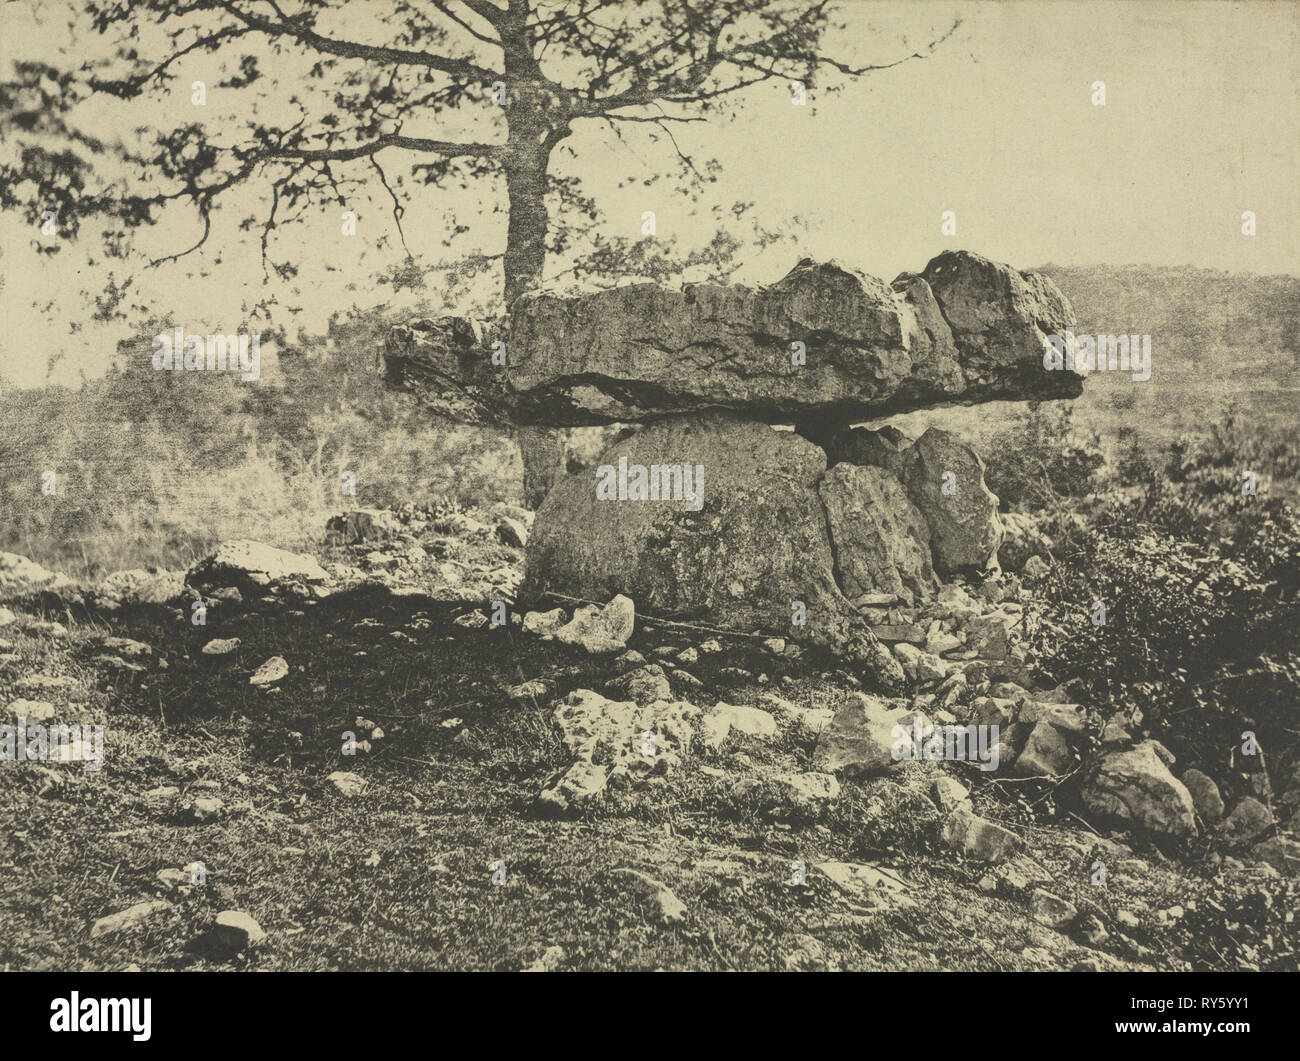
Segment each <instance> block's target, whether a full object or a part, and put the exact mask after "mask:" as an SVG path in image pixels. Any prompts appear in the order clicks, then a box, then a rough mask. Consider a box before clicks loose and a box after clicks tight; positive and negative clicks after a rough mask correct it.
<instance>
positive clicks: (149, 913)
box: [90, 899, 172, 939]
mask: <svg viewBox="0 0 1300 1061" xmlns="http://www.w3.org/2000/svg"><path fill="white" fill-rule="evenodd" d="M171 908H172V905H171V903H169V902H165V901H163V900H162V899H154V900H152V901H150V902H146V903H136V904H135V905H134V906H128V907H127V908H126V909H125V910H119V911H118V912H117V913H115V914H109V915H108V916H107V917H101V918H100V919H99V920H98V921H96V922H95V923H94V924H93V925H91V926H90V938H91V939H98V938H99V937H100V936H108V935H111V934H112V933H114V932H121V931H123V930H125V929H131V928H138V927H139V926H141V925H143V924H144V923H145V922H146V921H147V920H149V919H150V918H151V917H154V916H155V915H157V914H161V913H163V912H165V911H167V910H170V909H171Z"/></svg>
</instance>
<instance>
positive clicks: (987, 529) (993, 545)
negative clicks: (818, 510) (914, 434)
mask: <svg viewBox="0 0 1300 1061" xmlns="http://www.w3.org/2000/svg"><path fill="white" fill-rule="evenodd" d="M824 445H825V448H826V452H827V454H828V458H829V460H830V463H832V464H835V463H836V462H837V461H844V462H847V463H850V464H857V465H866V466H872V467H877V468H881V469H883V470H885V471H888V472H889V473H890V475H891V476H892V477H893V478H895V479H897V480H899V481H900V482H901V483H902V485H903V489H904V490H905V491H906V495H907V498H908V500H909V501H910V502H911V503H912V505H914V506H915V508H916V509H917V510H918V511H919V512H920V515H921V516H922V517H923V518H924V522H925V525H926V527H927V528H928V535H927V541H928V544H929V547H930V548H931V550H932V554H933V562H934V568H935V570H936V571H938V572H939V573H940V574H944V575H948V574H953V573H955V572H957V571H959V570H961V569H962V568H966V567H977V568H984V567H987V566H989V565H991V564H993V563H996V559H997V551H998V548H999V546H1000V545H1001V544H1002V524H1001V522H1000V520H999V518H998V499H997V496H996V495H995V494H994V493H992V491H990V490H989V488H988V487H987V486H985V485H984V462H983V461H982V460H980V458H979V456H978V455H977V454H976V453H975V451H974V450H973V449H971V448H970V447H969V446H967V445H966V444H965V443H963V442H962V441H961V440H960V439H959V438H957V437H956V436H955V435H953V434H952V433H951V432H949V431H944V430H942V429H941V428H937V427H932V428H930V429H929V430H928V431H926V432H925V434H923V435H922V436H921V437H920V438H919V439H917V440H916V441H915V442H909V440H908V439H907V437H906V436H905V435H903V434H902V433H901V432H900V431H898V430H897V429H895V428H891V427H886V428H883V429H882V430H880V431H872V430H870V429H868V428H861V427H859V428H853V429H851V430H848V431H839V432H835V433H833V434H831V435H829V436H828V437H827V438H826V440H825V442H824ZM850 596H852V594H850Z"/></svg>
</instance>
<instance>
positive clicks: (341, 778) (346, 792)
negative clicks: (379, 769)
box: [325, 770, 367, 799]
mask: <svg viewBox="0 0 1300 1061" xmlns="http://www.w3.org/2000/svg"><path fill="white" fill-rule="evenodd" d="M325 780H326V781H328V782H329V783H330V784H331V785H333V786H334V787H335V788H336V789H337V790H338V791H339V793H340V795H343V796H346V797H348V798H349V799H351V798H353V797H354V796H359V795H361V793H362V792H364V791H365V789H366V784H367V782H366V779H365V778H364V777H361V776H360V775H359V774H353V773H349V772H348V771H346V770H335V771H334V772H333V773H332V774H330V775H329V776H328V777H327V778H325Z"/></svg>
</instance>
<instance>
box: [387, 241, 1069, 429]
mask: <svg viewBox="0 0 1300 1061" xmlns="http://www.w3.org/2000/svg"><path fill="white" fill-rule="evenodd" d="M1073 323H1074V312H1073V310H1072V308H1071V307H1070V304H1069V302H1068V300H1066V298H1065V296H1064V295H1062V294H1061V292H1060V291H1059V290H1058V289H1057V287H1056V286H1055V285H1054V284H1053V283H1052V282H1051V281H1050V280H1048V279H1047V278H1045V277H1042V276H1039V275H1037V274H1034V273H1020V272H1017V271H1016V270H1014V269H1012V268H1010V267H1009V266H1006V265H999V264H997V263H995V262H991V261H989V260H988V259H986V258H982V257H980V256H979V255H976V254H971V253H969V252H966V251H949V252H945V253H943V254H941V255H939V256H938V257H936V258H935V259H933V260H932V261H931V262H930V263H929V264H928V265H927V266H926V267H925V270H924V271H923V272H921V273H919V274H915V273H903V274H901V275H900V276H898V277H897V278H896V279H895V280H894V281H893V282H892V283H891V284H886V283H885V282H884V281H882V280H878V279H876V278H875V277H871V276H867V275H865V274H863V273H860V272H858V271H856V270H853V269H850V268H846V267H844V266H842V265H840V264H838V263H835V262H826V263H817V262H814V261H812V260H811V259H805V260H803V261H801V262H799V264H798V265H796V266H795V267H794V268H793V269H792V270H791V271H790V272H789V273H788V274H787V275H786V276H784V277H783V278H782V279H781V280H779V281H777V282H776V283H775V284H771V285H769V286H766V287H747V286H743V285H738V284H712V283H707V284H692V285H687V286H685V287H683V288H680V289H677V288H667V287H663V286H661V285H659V284H653V283H646V284H631V285H627V286H624V287H616V288H610V289H607V290H603V291H594V292H588V293H585V294H579V295H574V296H561V295H555V294H549V293H545V292H539V293H534V294H529V295H524V296H522V297H520V298H519V299H518V300H516V302H515V303H514V305H513V306H512V307H511V311H510V313H509V315H508V317H507V318H506V319H505V320H503V321H501V322H499V323H496V324H491V325H484V324H481V323H479V322H474V321H469V320H466V319H465V318H456V317H441V318H433V319H426V320H418V321H413V322H411V323H410V324H407V325H400V326H398V327H396V328H394V329H393V330H392V332H391V333H390V335H389V337H388V342H387V345H386V349H385V368H386V372H387V376H388V379H389V380H390V382H392V383H394V384H395V385H397V386H400V387H403V388H405V389H409V390H413V391H415V392H417V393H418V394H419V395H420V396H421V398H422V399H423V400H424V401H426V402H427V403H428V404H429V406H430V407H431V408H433V409H434V410H435V411H438V412H440V413H443V414H444V415H448V416H451V417H453V418H454V419H458V420H465V421H468V422H492V421H508V422H513V423H517V424H539V425H547V426H554V427H573V426H582V425H591V424H603V423H616V422H635V421H641V420H648V419H655V418H658V417H662V416H666V415H674V414H682V413H690V412H695V411H700V410H706V409H714V410H716V409H721V410H729V411H733V412H737V413H741V414H743V415H745V416H748V417H751V418H753V419H758V420H766V421H768V422H771V423H796V424H799V423H803V424H811V425H817V426H835V425H837V424H846V423H850V422H854V421H859V420H864V419H869V418H874V417H879V416H885V415H893V414H897V413H901V412H907V411H910V410H913V409H919V408H926V407H931V406H937V405H945V404H953V403H963V404H970V403H975V402H983V401H992V400H1008V399H1009V400H1016V399H1022V400H1028V399H1041V398H1069V397H1075V396H1077V395H1078V394H1080V393H1081V392H1082V377H1080V376H1078V375H1076V374H1075V373H1073V372H1067V371H1060V370H1057V371H1052V370H1049V369H1047V368H1045V367H1044V361H1043V353H1044V349H1045V341H1046V338H1047V336H1049V335H1052V334H1061V333H1063V332H1064V330H1065V328H1067V327H1068V326H1070V325H1072V324H1073ZM500 343H504V344H505V346H504V361H505V363H504V365H503V364H501V363H500V361H501V354H502V348H501V347H500V345H499V344H500ZM494 344H498V345H497V346H496V351H495V352H496V358H495V360H494V357H493V353H494V350H493V346H494Z"/></svg>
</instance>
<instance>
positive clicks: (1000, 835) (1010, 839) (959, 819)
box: [943, 804, 1024, 862]
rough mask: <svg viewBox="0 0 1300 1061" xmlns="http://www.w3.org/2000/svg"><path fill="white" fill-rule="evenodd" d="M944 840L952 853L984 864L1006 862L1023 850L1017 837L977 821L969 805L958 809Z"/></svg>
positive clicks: (946, 829)
mask: <svg viewBox="0 0 1300 1061" xmlns="http://www.w3.org/2000/svg"><path fill="white" fill-rule="evenodd" d="M943 838H944V840H945V841H947V843H948V846H949V847H951V848H953V850H955V851H960V852H961V853H962V854H964V855H965V856H966V857H967V858H974V859H979V860H980V861H982V862H1002V861H1005V860H1006V859H1008V858H1010V857H1011V856H1012V855H1014V854H1015V853H1016V852H1018V851H1019V850H1020V849H1021V848H1022V847H1023V846H1024V841H1023V840H1021V839H1020V837H1018V836H1017V835H1016V834H1015V833H1013V832H1011V831H1010V830H1007V829H1004V828H1002V826H1000V825H996V824H995V823H993V822H990V821H986V820H985V819H983V818H980V817H977V816H976V815H975V813H974V812H973V811H972V810H971V809H970V806H969V805H968V804H961V805H959V806H958V807H957V808H956V809H955V810H954V811H953V812H952V814H951V815H950V816H949V818H948V821H947V823H946V824H945V825H944V829H943Z"/></svg>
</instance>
